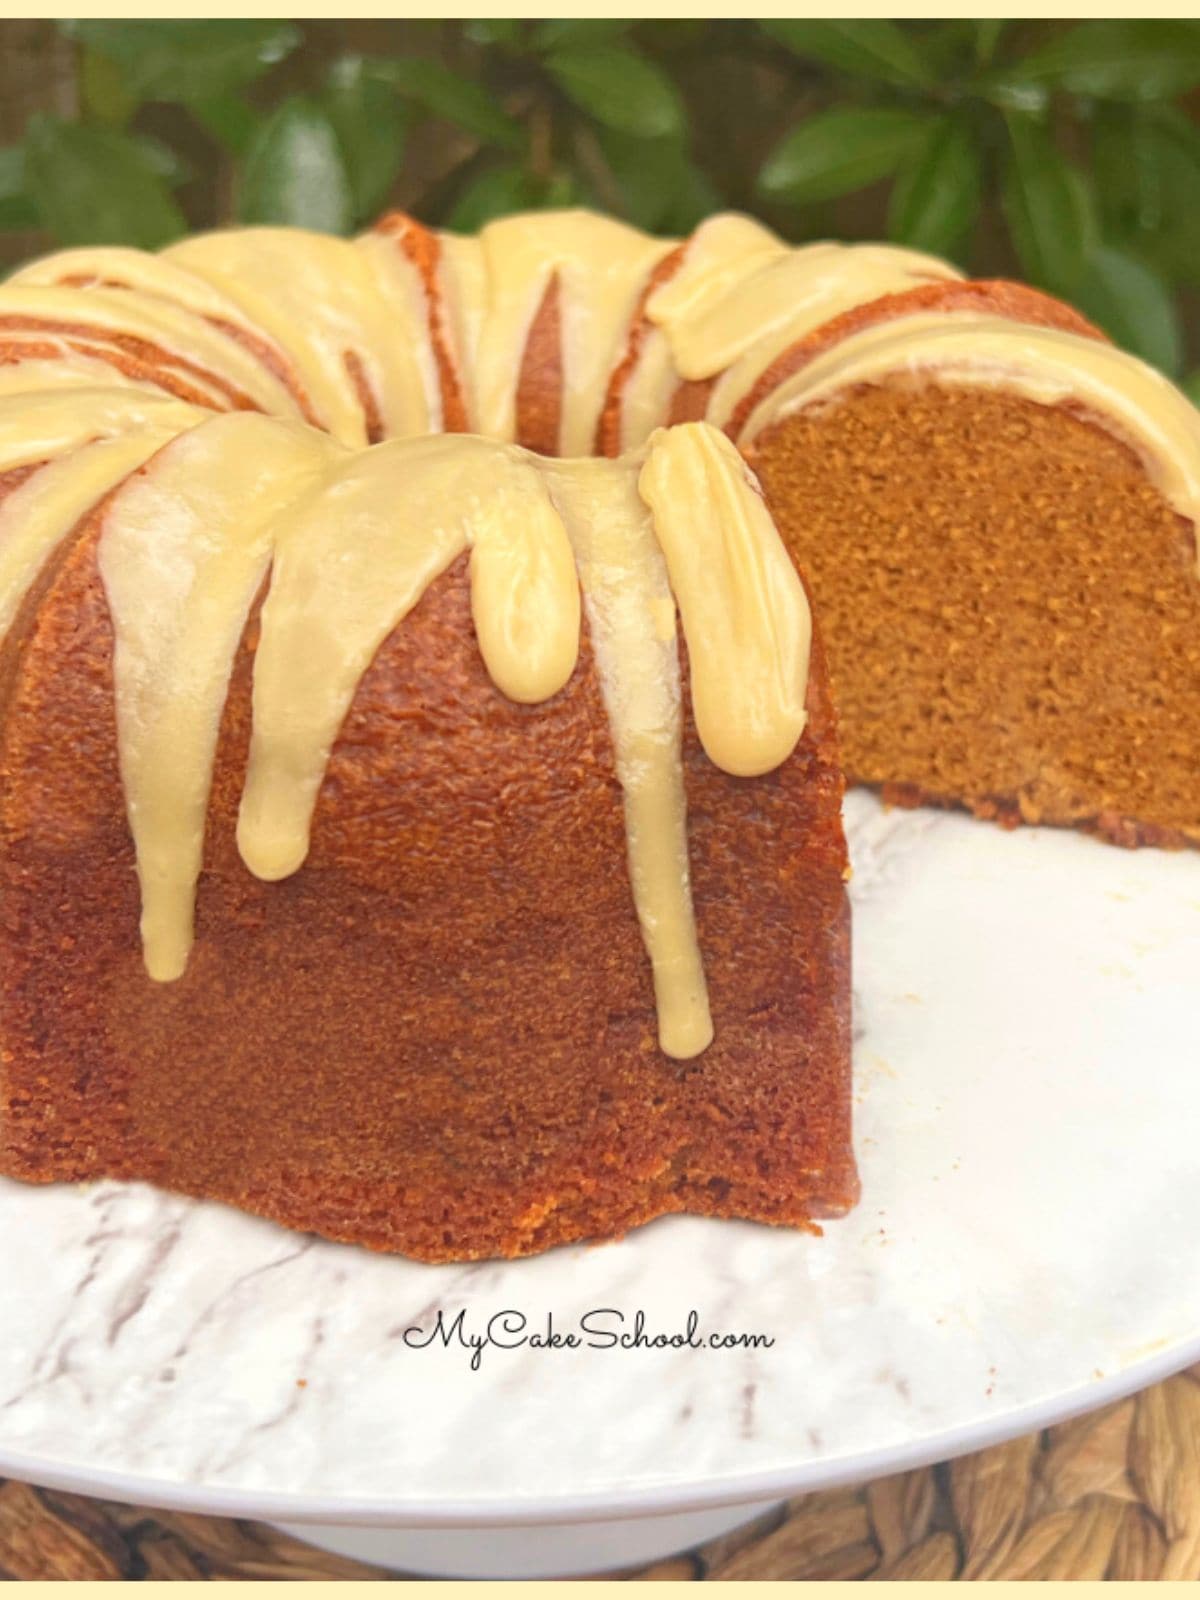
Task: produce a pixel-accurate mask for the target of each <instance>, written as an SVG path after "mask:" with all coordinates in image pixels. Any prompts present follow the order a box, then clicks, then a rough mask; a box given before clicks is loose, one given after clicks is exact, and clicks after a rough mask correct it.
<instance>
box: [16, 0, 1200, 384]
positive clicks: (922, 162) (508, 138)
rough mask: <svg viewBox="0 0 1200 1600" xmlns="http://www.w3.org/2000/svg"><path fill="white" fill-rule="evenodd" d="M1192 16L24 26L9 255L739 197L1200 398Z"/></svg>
mask: <svg viewBox="0 0 1200 1600" xmlns="http://www.w3.org/2000/svg"><path fill="white" fill-rule="evenodd" d="M1198 89H1200V23H1197V22H1194V21H1183V20H1180V21H1173V20H1161V21H1159V20H1138V19H1127V20H1111V21H1091V22H1078V23H1064V22H1041V21H1033V22H999V21H942V22H902V23H894V22H888V21H880V20H869V21H867V20H863V21H803V20H791V21H760V22H756V21H744V22H743V21H737V22H724V21H695V22H682V21H674V22H655V21H593V22H585V21H557V22H556V21H542V22H517V21H513V22H504V21H491V20H486V21H484V20H480V21H474V22H415V21H412V22H378V23H372V22H353V21H348V22H340V23H339V22H325V21H322V22H304V23H299V22H295V23H293V22H281V21H254V20H243V21H178V22H169V21H127V22H118V21H78V22H73V23H72V22H67V23H57V24H56V23H49V22H17V21H9V22H2V23H0V261H6V262H9V263H12V262H15V261H19V260H21V259H23V258H24V257H26V256H27V255H29V254H32V253H33V252H35V251H37V250H44V249H47V248H50V247H52V246H53V245H55V244H60V245H71V244H83V243H92V242H104V243H127V244H136V245H142V246H147V247H153V246H156V245H160V244H163V243H165V242H167V241H168V240H170V239H171V238H173V237H175V236H176V235H178V234H180V233H182V232H184V231H185V230H187V229H191V228H198V227H212V226H214V225H217V224H221V223H226V222H229V221H233V220H237V221H242V222H267V223H294V224H300V225H303V226H308V227H315V228H325V229H331V230H333V231H336V232H341V233H346V232H350V231H352V230H353V229H355V228H357V227H360V226H362V225H363V224H365V223H367V222H368V221H370V219H371V218H372V217H373V216H374V215H375V214H376V213H378V212H379V211H381V210H382V209H384V208H385V207H387V206H389V205H399V206H403V207H404V208H406V209H408V210H410V211H412V212H413V213H414V214H415V215H417V216H419V217H421V218H422V219H424V220H426V221H429V222H434V223H437V224H439V225H442V226H448V227H452V228H460V229H472V228H476V227H478V226H479V225H480V224H481V223H483V222H485V221H486V220H487V219H488V218H490V217H494V216H498V215H502V214H503V213H504V212H507V211H511V210H515V209H521V208H527V207H539V206H561V205H576V204H583V205H590V206H595V207H597V208H599V209H601V210H605V211H608V212H611V213H613V214H614V215H617V216H621V217H624V218H627V219H628V220H630V221H632V222H634V223H637V224H638V225H639V226H641V227H644V228H648V229H652V230H655V231H658V232H664V233H671V232H683V231H685V230H687V229H688V228H690V227H691V226H692V225H693V224H694V223H695V222H696V221H698V220H699V219H700V218H701V217H703V216H705V215H707V214H708V213H709V212H711V211H713V210H716V209H719V208H722V207H734V208H737V209H740V210H745V211H750V212H753V213H755V214H756V215H758V216H760V217H762V218H763V219H764V220H765V221H766V222H768V223H769V224H770V225H771V226H773V227H774V228H776V229H777V230H778V231H779V232H780V233H782V234H783V235H784V236H785V237H787V238H789V239H793V240H796V241H802V240H805V239H812V238H820V237H826V236H834V237H840V238H848V239H856V238H880V237H886V238H890V239H892V240H895V241H898V242H900V243H904V244H908V245H913V246H916V247H918V248H920V249H924V250H931V251H933V252H935V253H937V254H941V255H945V256H947V257H949V258H950V259H951V260H953V261H955V262H957V263H958V264H959V265H960V266H963V267H965V268H967V269H969V270H970V271H972V272H973V273H975V274H976V275H991V274H1005V275H1010V276H1020V277H1023V278H1025V279H1026V280H1028V281H1030V282H1032V283H1035V284H1038V285H1040V286H1041V287H1043V288H1046V289H1049V290H1052V291H1053V292H1055V293H1057V294H1060V295H1062V296H1064V297H1065V298H1068V299H1070V300H1072V301H1074V302H1075V303H1076V304H1078V305H1079V306H1080V307H1082V309H1083V310H1085V311H1086V312H1087V313H1089V314H1090V315H1091V316H1092V317H1093V318H1094V319H1095V320H1096V321H1097V322H1099V323H1100V324H1101V325H1102V326H1103V327H1104V328H1105V329H1106V330H1107V331H1108V332H1109V333H1110V334H1112V336H1113V337H1114V338H1115V339H1117V340H1118V342H1120V343H1121V344H1123V345H1125V346H1126V347H1127V348H1129V349H1131V350H1134V351H1136V352H1137V353H1138V354H1140V355H1142V356H1144V357H1145V358H1146V359H1147V360H1149V361H1152V362H1153V363H1155V364H1156V365H1157V366H1159V367H1161V368H1162V369H1163V370H1164V371H1166V372H1168V373H1169V374H1171V375H1172V376H1173V377H1177V378H1181V379H1182V380H1183V381H1184V382H1185V383H1186V385H1187V387H1188V388H1189V390H1190V392H1191V393H1192V394H1193V396H1194V397H1196V398H1198V399H1200V372H1198V371H1196V370H1195V369H1196V368H1197V367H1198V366H1200V317H1197V315H1196V312H1197V309H1198V308H1200V122H1198V121H1197V118H1198V116H1200V94H1198V93H1197V91H1198Z"/></svg>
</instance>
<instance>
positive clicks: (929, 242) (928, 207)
mask: <svg viewBox="0 0 1200 1600" xmlns="http://www.w3.org/2000/svg"><path fill="white" fill-rule="evenodd" d="M982 190H983V162H982V159H981V157H980V154H979V147H978V145H977V144H976V142H975V135H974V133H973V131H972V129H971V127H970V126H969V124H967V123H966V122H965V121H964V120H962V119H961V118H958V117H941V118H939V120H938V121H937V122H936V123H935V124H934V125H933V128H932V129H931V130H930V132H929V134H928V135H927V136H926V139H925V141H924V144H923V145H922V146H921V149H920V152H919V154H917V155H916V156H915V157H914V159H913V160H912V161H911V162H910V163H909V165H908V166H906V167H905V168H904V169H903V171H902V172H901V173H900V175H899V177H898V178H897V180H896V183H895V186H894V187H893V189H892V195H891V204H890V206H889V208H888V236H889V238H892V239H894V240H895V241H896V242H897V243H898V244H905V245H908V246H910V247H911V248H912V249H914V250H929V251H932V252H933V254H935V255H951V254H953V253H954V251H955V249H956V248H957V247H958V246H959V245H960V244H961V243H962V241H963V240H964V239H965V238H966V236H967V235H968V234H969V233H970V231H971V229H972V227H973V226H974V224H975V218H976V217H977V216H978V214H979V203H980V197H981V194H982Z"/></svg>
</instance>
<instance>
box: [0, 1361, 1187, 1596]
mask: <svg viewBox="0 0 1200 1600" xmlns="http://www.w3.org/2000/svg"><path fill="white" fill-rule="evenodd" d="M0 1575H4V1576H9V1577H12V1578H24V1579H59V1580H64V1579H65V1580H74V1579H88V1578H101V1579H116V1578H155V1579H167V1580H176V1579H177V1580H181V1581H195V1580H205V1579H218V1580H219V1579H230V1578H250V1579H288V1578H290V1579H301V1580H303V1579H318V1578H380V1579H383V1578H389V1577H400V1576H403V1574H399V1573H389V1572H385V1571H383V1570H382V1569H380V1568H378V1567H364V1566H361V1565H359V1564H358V1563H357V1562H354V1561H346V1560H343V1559H341V1558H340V1557H338V1556H329V1555H324V1554H322V1553H321V1552H320V1551H317V1550H312V1549H310V1548H308V1547H307V1546H305V1545H302V1544H299V1543H297V1542H296V1541H295V1540H293V1539H289V1538H287V1537H286V1536H284V1535H283V1534H279V1533H276V1532H274V1531H273V1530H272V1529H270V1528H266V1527H263V1526H262V1525H260V1524H257V1523H249V1522H234V1521H228V1520H223V1519H221V1518H216V1517H196V1516H187V1515H183V1514H179V1513H169V1512H155V1511H147V1510H145V1509H144V1508H139V1507H135V1506H120V1505H114V1504H111V1503H109V1502H106V1501H98V1500H87V1499H84V1498H82V1497H81V1496H79V1495H66V1494H55V1493H51V1492H50V1491H48V1490H41V1489H32V1488H30V1487H29V1486H28V1485H27V1484H23V1483H16V1482H7V1483H0ZM564 1576H569V1574H564ZM614 1576H616V1574H614ZM620 1576H623V1577H631V1578H661V1579H680V1578H682V1579H706V1578H729V1579H765V1578H790V1579H797V1578H805V1579H820V1578H827V1579H836V1578H842V1579H859V1578H868V1579H883V1580H889V1579H890V1580H898V1579H913V1578H941V1579H945V1578H963V1579H1000V1578H1017V1579H1052V1578H1071V1579H1077V1578H1110V1579H1125V1578H1128V1579H1147V1578H1148V1579H1164V1578H1174V1579H1193V1580H1194V1579H1200V1367H1193V1368H1191V1369H1190V1370H1189V1371H1188V1372H1186V1373H1183V1374H1182V1375H1180V1376H1179V1377H1176V1378H1171V1379H1169V1380H1168V1381H1167V1382H1166V1383H1161V1384H1159V1385H1158V1386H1157V1387H1155V1388H1153V1389H1147V1390H1145V1391H1144V1392H1143V1393H1142V1394H1140V1395H1137V1396H1135V1397H1134V1398H1133V1399H1130V1400H1123V1401H1121V1402H1120V1403H1119V1404H1117V1405H1114V1406H1109V1407H1107V1408H1105V1409H1104V1410H1102V1411H1096V1412H1093V1413H1092V1414H1091V1415H1090V1416H1086V1417H1081V1418H1078V1419H1077V1420H1076V1421H1074V1422H1066V1423H1063V1424H1062V1425H1061V1426H1059V1427H1057V1428H1050V1429H1048V1430H1047V1431H1046V1432H1045V1433H1043V1434H1041V1435H1040V1436H1031V1437H1029V1438H1025V1439H1018V1440H1015V1441H1014V1442H1012V1443H1010V1444H1004V1445H997V1446H996V1447H995V1448H994V1449H992V1450H984V1451H981V1452H980V1453H979V1454H978V1455H973V1456H963V1457H961V1458H960V1459H959V1460H957V1461H951V1462H948V1463H946V1464H944V1465H942V1466H938V1467H923V1468H921V1469H920V1470H918V1471H915V1472H906V1473H902V1474H900V1475H899V1476H897V1477H893V1478H881V1479H879V1480H878V1481H876V1482H875V1483H871V1484H868V1485H867V1486H866V1487H865V1488H860V1489H837V1490H831V1491H829V1492H828V1493H825V1494H813V1495H806V1496H805V1497H804V1498H803V1499H799V1500H794V1501H792V1502H791V1503H790V1504H789V1505H788V1506H787V1507H786V1508H785V1509H783V1510H781V1511H779V1512H777V1513H775V1514H773V1515H771V1516H769V1517H766V1518H764V1519H761V1520H760V1521H758V1522H756V1523H752V1524H751V1525H750V1526H749V1527H747V1528H740V1529H738V1530H737V1531H736V1532H734V1533H732V1534H729V1535H727V1536H726V1537H725V1538H723V1539H718V1540H716V1541H714V1542H713V1543H712V1544H708V1545H704V1546H702V1547H701V1548H700V1549H698V1550H695V1551H692V1552H691V1553H690V1554H688V1555H686V1556H678V1557H675V1558H673V1559H671V1560H669V1561H661V1562H658V1563H657V1564H656V1565H655V1566H652V1567H646V1568H640V1569H637V1570H636V1571H627V1572H624V1573H621V1574H620Z"/></svg>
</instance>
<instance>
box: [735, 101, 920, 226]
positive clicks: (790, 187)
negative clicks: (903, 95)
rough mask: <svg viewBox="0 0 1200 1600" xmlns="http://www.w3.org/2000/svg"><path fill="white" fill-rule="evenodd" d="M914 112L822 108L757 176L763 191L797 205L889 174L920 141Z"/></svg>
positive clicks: (917, 116)
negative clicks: (827, 109) (831, 109)
mask: <svg viewBox="0 0 1200 1600" xmlns="http://www.w3.org/2000/svg"><path fill="white" fill-rule="evenodd" d="M927 131H928V124H927V121H926V119H925V118H924V117H922V116H921V115H920V113H919V112H915V111H902V110H900V109H899V108H895V109H887V108H880V109H878V110H869V109H864V110H862V111H825V112H822V113H821V114H820V115H818V116H815V117H809V119H808V121H807V122H802V123H801V124H800V126H799V127H798V128H793V129H792V131H791V133H789V134H787V135H786V136H785V137H784V139H783V141H782V142H781V143H780V144H778V145H776V147H775V149H774V150H773V151H772V152H771V154H770V155H769V156H768V157H767V159H766V162H765V163H764V165H763V168H762V171H761V172H760V173H759V175H758V186H759V188H760V190H761V191H762V193H763V194H764V195H768V196H770V197H772V198H775V199H783V200H789V201H791V202H793V203H794V204H796V205H803V204H804V203H805V202H811V201H814V200H829V199H831V198H832V197H833V196H834V195H839V194H846V193H848V192H849V191H850V190H852V189H861V188H863V187H865V185H867V184H869V183H876V182H878V180H879V179H880V178H888V177H890V176H891V175H892V173H893V172H895V170H896V168H897V167H899V166H900V165H901V164H902V163H903V162H904V161H905V160H906V159H907V158H908V157H910V156H911V155H912V153H913V152H914V151H915V150H916V149H917V147H918V146H919V145H920V144H921V143H922V141H923V140H924V138H925V136H926V133H927Z"/></svg>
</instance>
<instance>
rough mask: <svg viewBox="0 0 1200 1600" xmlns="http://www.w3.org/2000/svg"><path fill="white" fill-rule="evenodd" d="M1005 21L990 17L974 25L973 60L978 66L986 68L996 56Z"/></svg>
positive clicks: (1001, 18) (1000, 18)
mask: <svg viewBox="0 0 1200 1600" xmlns="http://www.w3.org/2000/svg"><path fill="white" fill-rule="evenodd" d="M1005 20H1006V19H1005V18H1003V17H992V18H990V19H988V20H987V21H981V22H977V23H976V24H975V60H976V62H977V64H978V65H979V66H981V67H986V66H987V64H988V62H989V61H990V60H991V59H992V57H993V56H994V55H995V54H996V46H997V45H998V44H999V43H1000V35H1001V34H1002V33H1003V32H1004V25H1005Z"/></svg>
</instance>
